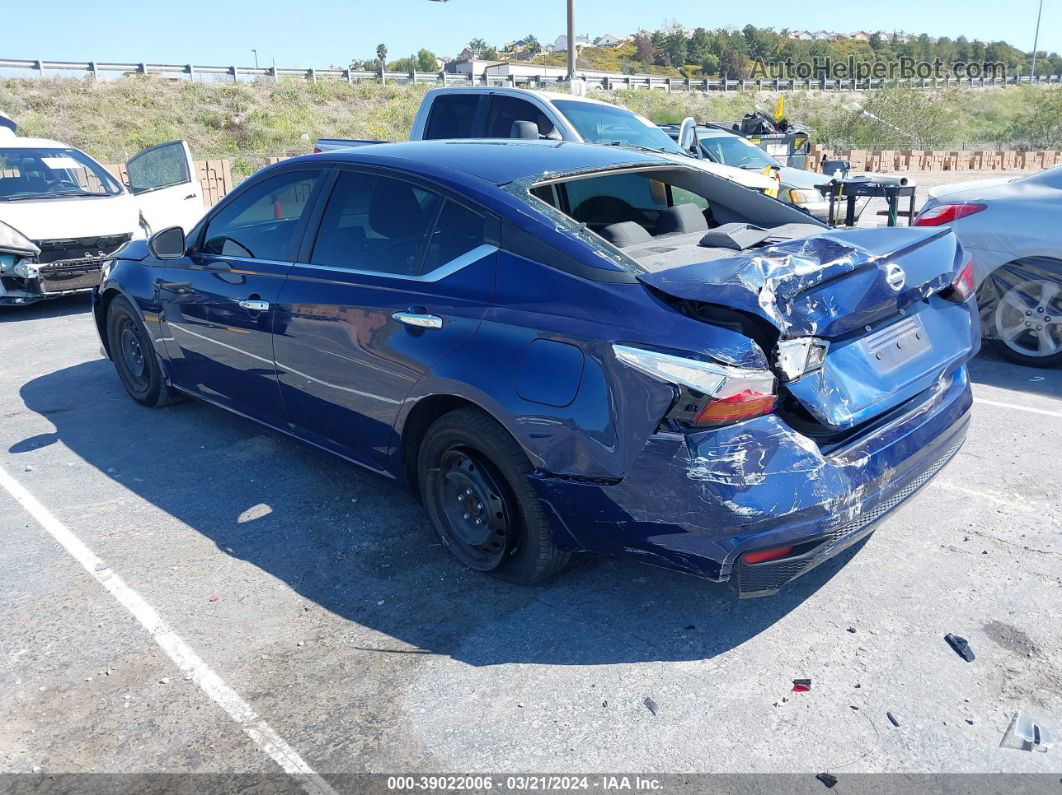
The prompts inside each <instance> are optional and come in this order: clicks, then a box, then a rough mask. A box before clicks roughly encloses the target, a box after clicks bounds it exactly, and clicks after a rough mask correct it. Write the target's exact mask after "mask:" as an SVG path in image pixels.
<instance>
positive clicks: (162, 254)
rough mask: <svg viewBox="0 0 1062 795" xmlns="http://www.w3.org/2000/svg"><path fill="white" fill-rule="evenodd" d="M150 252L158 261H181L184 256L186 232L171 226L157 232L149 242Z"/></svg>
mask: <svg viewBox="0 0 1062 795" xmlns="http://www.w3.org/2000/svg"><path fill="white" fill-rule="evenodd" d="M148 250H150V251H151V253H152V254H153V255H155V257H156V258H158V259H180V258H181V257H183V256H184V230H183V229H181V227H179V226H171V227H169V228H167V229H163V230H161V231H159V232H156V233H155V234H153V235H152V236H151V238H150V239H149V240H148Z"/></svg>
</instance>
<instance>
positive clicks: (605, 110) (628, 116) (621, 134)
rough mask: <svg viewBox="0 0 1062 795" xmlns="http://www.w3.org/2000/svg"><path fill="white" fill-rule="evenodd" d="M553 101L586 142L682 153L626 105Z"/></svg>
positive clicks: (664, 133) (663, 134)
mask: <svg viewBox="0 0 1062 795" xmlns="http://www.w3.org/2000/svg"><path fill="white" fill-rule="evenodd" d="M553 104H554V105H556V106H557V109H558V110H559V111H560V112H561V113H563V114H564V116H565V118H566V119H568V121H569V122H571V125H572V126H573V127H575V130H576V132H578V133H579V135H580V136H581V137H582V139H583V140H584V141H585V142H586V143H588V144H605V145H613V146H635V147H645V148H646V149H652V150H654V151H657V152H669V153H671V154H676V155H682V154H685V152H683V151H682V149H681V148H679V145H678V144H677V143H675V142H674V141H672V140H671V136H670V135H668V134H667V133H666V132H664V131H663V130H661V129H660V128H659V127H657V126H656V125H655V124H653V123H652V122H651V121H649V120H648V119H644V118H642V117H641V116H639V115H638V114H636V113H631V112H630V111H629V110H627V109H626V108H619V107H616V106H615V105H599V104H597V103H596V102H575V101H572V100H568V99H558V100H556V101H554V103H553Z"/></svg>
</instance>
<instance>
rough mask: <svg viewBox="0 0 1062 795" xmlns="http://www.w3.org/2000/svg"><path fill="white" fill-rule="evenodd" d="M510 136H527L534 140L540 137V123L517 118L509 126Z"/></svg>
mask: <svg viewBox="0 0 1062 795" xmlns="http://www.w3.org/2000/svg"><path fill="white" fill-rule="evenodd" d="M509 137H510V138H527V139H530V140H532V141H537V140H538V139H539V134H538V125H537V124H535V123H534V122H533V121H525V120H523V119H517V120H516V121H514V122H513V123H512V126H511V127H510V128H509Z"/></svg>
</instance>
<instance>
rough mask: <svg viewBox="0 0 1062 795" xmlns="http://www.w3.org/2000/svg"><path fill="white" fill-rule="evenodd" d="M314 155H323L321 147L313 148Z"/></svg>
mask: <svg viewBox="0 0 1062 795" xmlns="http://www.w3.org/2000/svg"><path fill="white" fill-rule="evenodd" d="M313 153H314V154H315V155H319V154H321V149H320V147H317V146H315V147H314V148H313Z"/></svg>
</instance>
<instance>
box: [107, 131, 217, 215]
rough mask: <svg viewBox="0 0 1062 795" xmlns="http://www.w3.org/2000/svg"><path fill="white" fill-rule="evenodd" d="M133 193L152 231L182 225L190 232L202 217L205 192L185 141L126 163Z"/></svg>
mask: <svg viewBox="0 0 1062 795" xmlns="http://www.w3.org/2000/svg"><path fill="white" fill-rule="evenodd" d="M125 168H126V173H127V174H128V177H129V190H130V191H131V192H132V194H133V195H134V196H136V199H137V205H138V206H139V207H140V212H141V214H142V215H143V216H144V220H145V221H147V222H148V225H149V226H150V227H151V229H152V231H154V232H157V231H159V230H160V229H165V228H166V227H169V226H180V227H182V228H183V229H184V231H185V232H186V233H187V232H189V231H190V230H191V229H192V227H193V226H195V224H196V222H197V221H198V220H199V219H200V218H201V217H202V215H203V211H204V209H205V207H204V205H203V189H202V187H201V185H200V183H199V174H198V171H197V169H196V166H195V162H194V161H193V160H192V153H191V151H190V150H189V149H188V144H186V143H185V142H184V141H170V142H169V143H165V144H159V145H158V146H152V147H151V148H149V149H145V150H144V151H143V152H140V153H138V154H136V155H134V156H133V157H131V158H130V159H129V160H128V162H127V163H126V164H125Z"/></svg>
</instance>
